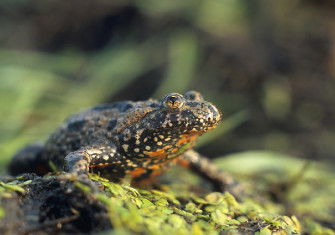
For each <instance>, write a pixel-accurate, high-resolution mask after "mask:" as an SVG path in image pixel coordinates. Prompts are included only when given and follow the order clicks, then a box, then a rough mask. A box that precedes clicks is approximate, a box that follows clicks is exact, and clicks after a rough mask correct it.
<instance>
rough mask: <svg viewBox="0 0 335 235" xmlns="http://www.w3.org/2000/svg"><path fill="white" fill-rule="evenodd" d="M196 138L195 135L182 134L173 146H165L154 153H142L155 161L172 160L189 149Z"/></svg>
mask: <svg viewBox="0 0 335 235" xmlns="http://www.w3.org/2000/svg"><path fill="white" fill-rule="evenodd" d="M198 136H199V135H196V134H184V135H181V136H180V139H179V140H178V141H177V142H176V144H175V145H166V146H164V147H163V148H160V149H158V150H156V151H154V152H149V151H144V152H143V153H144V154H145V155H147V156H149V157H154V158H155V159H161V160H163V159H172V158H175V157H177V156H179V155H180V154H182V153H183V152H185V151H186V150H188V149H190V148H191V147H192V146H193V144H194V143H195V141H196V139H197V137H198Z"/></svg>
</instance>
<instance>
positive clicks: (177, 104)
mask: <svg viewBox="0 0 335 235" xmlns="http://www.w3.org/2000/svg"><path fill="white" fill-rule="evenodd" d="M163 104H164V105H165V107H167V108H170V109H178V108H181V107H182V106H183V105H184V97H183V96H182V95H180V94H178V93H171V94H168V95H167V96H165V97H164V99H163Z"/></svg>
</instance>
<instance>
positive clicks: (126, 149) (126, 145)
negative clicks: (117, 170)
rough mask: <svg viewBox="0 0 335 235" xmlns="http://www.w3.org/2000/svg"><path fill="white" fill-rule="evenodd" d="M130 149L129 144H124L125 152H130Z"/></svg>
mask: <svg viewBox="0 0 335 235" xmlns="http://www.w3.org/2000/svg"><path fill="white" fill-rule="evenodd" d="M128 147H129V145H128V144H123V145H122V148H123V150H124V151H125V152H128Z"/></svg>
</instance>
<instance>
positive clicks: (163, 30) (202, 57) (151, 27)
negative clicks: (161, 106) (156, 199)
mask: <svg viewBox="0 0 335 235" xmlns="http://www.w3.org/2000/svg"><path fill="white" fill-rule="evenodd" d="M334 11H335V2H334V1H332V0H328V1H327V0H319V1H317V0H280V1H275V0H272V1H271V0H183V1H176V0H169V1H157V0H143V1H121V0H120V1H118V0H114V1H110V0H88V1H80V0H72V1H59V0H58V1H56V0H55V1H52V0H34V1H33V0H2V1H0V29H1V30H0V113H1V115H0V156H1V158H0V166H1V171H2V172H3V170H4V167H5V165H6V163H7V162H8V160H9V159H10V158H11V156H12V155H13V153H14V152H15V151H17V150H18V149H19V148H20V147H22V146H24V145H25V144H27V143H31V142H34V141H36V140H45V138H47V136H48V135H49V134H50V133H51V132H52V131H53V130H54V129H55V128H56V127H57V126H58V125H59V124H60V123H61V122H62V121H63V120H64V119H65V118H66V117H67V116H68V115H70V114H73V113H76V112H78V111H79V110H82V109H84V108H87V107H90V106H93V105H96V104H98V103H106V102H112V101H116V100H128V99H129V100H144V99H147V98H149V97H154V98H160V97H161V96H163V95H164V94H166V93H167V92H180V93H183V92H185V91H187V90H190V89H194V90H198V91H200V92H202V93H203V95H204V97H205V98H206V99H207V100H210V101H212V102H213V103H215V104H217V106H218V107H219V108H220V109H222V110H224V123H223V125H221V127H220V128H218V129H217V130H215V131H213V132H212V133H208V135H206V136H204V137H203V138H202V139H201V140H200V145H199V147H198V148H199V150H200V151H201V152H202V153H204V154H205V155H207V156H210V157H212V158H214V157H219V156H223V155H226V154H229V153H235V152H241V151H245V150H255V149H257V150H270V151H276V152H281V153H285V154H288V155H292V156H296V157H300V158H306V159H313V160H323V161H328V162H331V163H333V162H334V158H333V157H334V153H335V144H334V140H335V133H334V129H335V122H334V120H335V109H334V107H335V76H334V75H335V14H334Z"/></svg>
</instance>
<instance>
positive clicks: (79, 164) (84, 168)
mask: <svg viewBox="0 0 335 235" xmlns="http://www.w3.org/2000/svg"><path fill="white" fill-rule="evenodd" d="M119 160H120V156H119V154H118V153H117V149H116V147H115V146H114V145H92V146H87V147H85V148H81V149H79V150H77V151H75V152H71V153H69V154H68V155H67V156H66V157H65V163H64V170H65V171H66V172H68V173H71V174H74V175H77V176H85V175H86V176H87V175H88V173H89V172H90V170H91V169H92V168H96V167H97V166H101V167H103V166H108V165H112V164H113V163H116V162H119Z"/></svg>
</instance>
